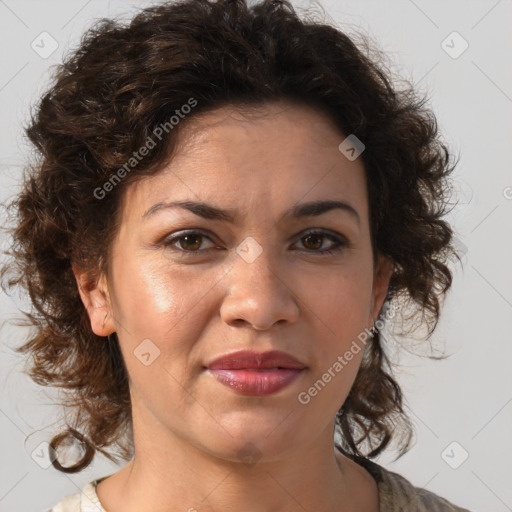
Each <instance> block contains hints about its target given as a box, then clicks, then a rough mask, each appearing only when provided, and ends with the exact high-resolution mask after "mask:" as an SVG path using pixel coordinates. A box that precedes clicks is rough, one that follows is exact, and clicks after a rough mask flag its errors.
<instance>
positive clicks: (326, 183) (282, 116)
mask: <svg viewBox="0 0 512 512" xmlns="http://www.w3.org/2000/svg"><path fill="white" fill-rule="evenodd" d="M344 139H345V134H343V133H342V132H341V131H340V130H339V129H338V127H337V126H336V125H335V124H334V122H333V121H332V119H331V118H330V117H329V116H328V115H327V113H325V112H323V111H321V110H319V109H316V108H314V107H311V106H308V105H304V104H299V103H296V102H293V101H288V100H287V101H279V102H274V103H270V104H264V105H255V106H249V107H248V106H243V107H240V106H234V105H227V106H224V107H221V108H218V109H216V110H214V111H211V112H208V113H205V114H201V115H199V116H198V117H197V118H194V119H193V120H191V121H190V122H189V123H187V124H186V125H184V129H183V131H182V132H180V140H179V141H178V146H177V150H176V152H175V154H174V156H173V158H172V160H171V162H170V163H169V164H168V165H167V166H166V167H164V168H162V170H161V171H159V172H157V173H156V174H155V175H153V176H151V177H149V178H147V179H144V180H142V181H140V182H135V183H134V184H132V185H131V186H130V187H129V188H128V190H127V191H126V195H127V197H126V204H129V205H130V208H128V212H127V213H129V214H130V215H134V216H135V215H137V216H139V217H140V216H141V215H143V213H144V211H145V209H147V208H148V207H150V206H151V205H152V204H154V203H156V202H158V201H169V200H171V199H172V200H186V199H190V200H201V201H206V202H209V203H217V204H219V203H223V206H225V207H229V208H233V209H240V208H243V207H244V206H249V205H251V206H252V208H253V210H252V211H253V212H254V211H255V209H254V208H256V206H257V205H258V204H260V205H261V207H262V208H267V209H268V210H270V211H272V212H273V215H274V216H279V215H280V212H281V210H283V211H284V210H285V209H288V208H289V207H290V206H291V205H292V204H293V203H296V202H298V201H300V200H301V198H302V199H303V200H304V201H306V200H308V201H309V200H315V199H334V197H332V196H334V195H336V196H337V197H336V199H340V198H341V199H343V198H346V199H348V198H350V197H351V198H352V199H353V201H356V202H359V203H361V202H364V201H365V199H366V181H365V171H364V166H363V164H362V161H361V159H360V158H358V159H356V160H355V161H350V160H348V159H347V158H346V157H345V156H343V154H342V153H341V152H340V151H339V149H338V146H339V144H340V143H341V142H342V141H343V140H344ZM326 196H331V197H326ZM340 196H341V197H340ZM143 210H144V211H143Z"/></svg>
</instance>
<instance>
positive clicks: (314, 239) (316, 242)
mask: <svg viewBox="0 0 512 512" xmlns="http://www.w3.org/2000/svg"><path fill="white" fill-rule="evenodd" d="M323 238H324V235H318V234H312V235H306V236H305V237H303V240H304V241H305V243H304V245H305V246H306V248H307V249H312V250H315V249H319V248H320V247H322V239H323Z"/></svg>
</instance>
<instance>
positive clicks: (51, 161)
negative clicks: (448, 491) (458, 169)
mask: <svg viewBox="0 0 512 512" xmlns="http://www.w3.org/2000/svg"><path fill="white" fill-rule="evenodd" d="M27 134H28V136H29V138H30V140H31V141H32V142H33V143H34V145H35V146H36V148H37V150H38V151H39V153H40V155H41V158H40V159H39V160H38V161H37V163H35V164H34V165H33V167H32V171H31V173H29V175H28V176H27V179H26V183H25V185H24V189H23V190H22V192H21V193H20V196H19V198H18V199H17V201H16V202H15V206H16V208H17V212H18V220H17V226H16V228H15V229H14V232H13V236H14V240H15V245H14V249H13V251H12V253H13V256H14V257H15V258H16V259H15V260H13V263H12V264H11V266H10V267H9V268H7V267H6V268H5V269H4V272H5V273H6V274H10V279H9V285H10V286H14V285H16V284H18V285H22V286H24V287H25V288H26V290H27V292H28V293H29V294H30V297H31V299H32V301H33V304H34V311H33V312H32V314H31V315H30V317H29V318H30V320H31V322H32V323H33V325H34V326H35V327H36V331H35V334H34V335H33V337H31V339H30V340H28V341H27V343H26V344H25V345H23V346H22V347H20V348H19V351H20V352H23V353H27V354H30V355H31V356H32V357H33V361H34V362H33V366H32V368H31V372H30V375H31V377H32V378H33V379H34V380H35V381H36V382H37V383H39V384H41V385H53V386H58V387H61V388H62V389H65V390H66V391H67V395H66V399H65V401H64V402H63V404H62V405H64V406H65V407H66V408H67V409H68V410H73V411H76V415H75V418H74V422H71V423H72V424H69V425H68V428H67V430H66V431H64V432H61V433H58V434H57V435H56V436H55V437H54V438H53V439H52V442H51V444H50V445H51V456H52V464H53V466H54V467H55V468H56V469H58V470H59V471H62V472H67V473H74V472H79V471H81V470H83V469H84V468H86V467H87V466H88V465H89V464H90V462H91V461H92V459H93V457H94V454H95V453H96V451H98V452H100V453H103V454H104V455H106V456H107V457H109V458H110V459H111V460H113V461H115V462H117V461H118V460H119V458H120V459H121V460H122V461H124V462H127V464H126V465H125V466H124V467H123V468H122V469H121V470H120V471H119V472H117V473H115V474H113V475H108V476H104V477H102V478H99V479H97V480H95V481H93V482H90V483H89V484H88V485H87V486H86V487H85V488H84V489H83V492H82V493H81V494H75V495H71V496H68V497H66V498H64V499H63V500H61V502H59V504H57V505H56V506H55V507H54V508H53V509H52V511H54V512H63V511H65V512H72V511H73V512H75V511H84V510H92V509H94V510H100V511H101V510H104V511H109V512H119V511H123V512H131V511H135V510H137V511H141V510H148V511H149V510H151V511H153V512H154V511H169V510H188V511H194V510H198V511H214V510H220V509H223V510H249V511H273V510H279V511H286V512H288V511H289V512H295V511H299V510H300V511H302V510H315V511H327V510H329V511H331V510H337V511H340V512H344V511H354V510H357V511H358V512H376V511H389V510H410V511H412V510H414V511H418V510H429V511H436V510H438V511H463V510H465V509H462V508H460V507H457V506H455V505H453V504H451V503H449V502H448V501H447V500H445V499H443V498H441V497H439V496H436V495H435V494H433V493H431V492H428V491H425V490H422V489H419V488H416V487H414V486H413V485H412V484H411V483H410V482H408V481H407V480H406V479H405V478H403V477H401V476H400V475H398V474H395V473H392V472H390V471H387V470H385V469H384V468H383V467H381V466H379V465H378V464H376V463H374V462H372V461H371V460H370V459H371V458H373V457H375V456H376V455H378V454H379V453H381V452H382V451H383V450H384V449H385V448H386V446H388V445H389V443H390V441H391V440H392V439H393V438H395V437H397V439H398V441H400V442H399V443H398V444H399V450H400V454H403V453H405V451H406V450H407V448H408V446H409V441H410V439H411V434H412V431H411V425H410V423H409V420H408V419H407V417H406V415H405V413H404V411H403V408H402V395H401V391H400V388H399V386H398V385H397V384H396V382H395V380H394V379H393V377H392V375H391V372H390V368H389V365H388V361H387V359H386V357H385V354H384V352H383V348H382V340H381V337H380V333H379V330H380V329H382V328H383V327H384V326H385V325H386V324H387V323H388V322H391V321H393V319H395V317H396V316H397V314H399V315H400V316H402V318H410V316H409V315H410V313H411V311H412V312H413V313H415V314H416V315H420V317H421V318H422V319H423V321H424V323H425V324H426V325H427V326H428V328H429V331H430V332H432V331H433V329H434V328H435V324H436V322H437V319H438V317H439V314H440V302H441V300H442V298H443V296H444V294H445V293H446V292H447V290H448V289H449V287H450V285H451V280H452V276H451V272H450V270H449V268H448V267H447V265H446V264H445V262H446V259H447V258H448V257H449V256H450V254H451V252H452V250H453V248H452V245H451V240H452V230H451V228H450V226H449V225H448V223H447V222H446V221H445V220H443V216H444V215H445V213H446V206H447V197H448V190H449V183H448V177H449V174H450V172H451V171H452V170H453V165H451V164H450V155H449V153H448V151H447V149H446V147H445V146H444V145H443V144H442V142H441V141H440V140H439V137H438V132H437V126H436V121H435V117H434V116H433V115H432V113H431V112H430V111H429V110H427V109H426V108H424V100H422V99H420V98H418V97H417V96H416V94H415V93H414V91H413V90H412V89H407V90H403V91H399V90H396V89H395V88H394V87H393V86H392V85H391V81H390V77H389V72H386V70H385V69H384V67H383V66H379V65H377V64H376V63H375V62H373V61H372V60H370V59H369V58H368V57H367V56H365V55H364V54H363V53H362V51H361V50H359V49H358V48H357V47H356V46H355V45H354V43H353V42H352V41H351V40H350V39H349V38H348V37H347V36H346V35H345V34H343V33H341V32H340V31H338V30H336V29H335V28H333V27H330V26H328V25H324V24H321V23H313V22H305V21H302V20H300V19H299V18H298V17H297V15H296V14H295V12H294V10H293V8H292V6H291V4H289V3H287V2H285V1H269V0H267V1H265V2H263V3H261V4H258V5H255V6H252V7H249V6H247V5H246V3H245V2H244V1H243V0H231V1H230V0H219V1H217V2H216V3H210V2H207V1H204V0H185V1H181V2H173V3H166V4H161V5H159V6H155V7H151V8H147V9H144V10H143V11H141V13H139V14H138V15H137V16H136V17H135V18H134V19H133V20H132V21H131V23H130V24H129V25H128V26H122V25H121V24H119V23H115V22H114V21H112V20H100V22H98V23H97V25H96V26H95V27H93V28H91V30H89V31H88V32H87V33H86V35H85V36H84V38H83V39H82V42H81V45H80V47H79V48H78V49H77V50H76V51H75V52H74V53H73V54H71V55H70V56H68V57H67V59H66V61H65V62H64V64H63V65H61V66H60V67H59V68H58V71H57V73H56V76H55V83H54V84H53V85H52V87H51V89H50V90H49V91H48V92H47V93H46V94H45V95H44V96H43V98H42V99H41V102H40V104H39V105H38V109H37V112H36V114H35V116H34V117H33V118H32V120H31V124H30V126H29V127H27ZM413 316H414V315H413ZM395 320H396V319H395ZM335 430H336V432H337V433H338V434H339V436H340V437H339V439H340V440H339V442H338V443H336V444H333V438H334V434H335ZM70 442H75V443H78V444H79V446H81V447H82V449H83V450H84V453H83V456H82V457H81V458H80V460H78V461H77V462H76V463H75V464H71V465H69V464H67V465H63V464H62V463H61V462H62V458H61V455H62V454H61V450H59V447H61V449H62V447H65V445H66V444H69V443H70ZM115 448H117V449H118V450H119V453H117V454H115Z"/></svg>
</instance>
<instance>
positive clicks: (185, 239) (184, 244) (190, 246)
mask: <svg viewBox="0 0 512 512" xmlns="http://www.w3.org/2000/svg"><path fill="white" fill-rule="evenodd" d="M202 238H203V237H202V235H185V236H182V237H180V238H178V242H179V244H180V246H181V248H182V249H185V250H186V251H195V250H197V249H199V247H201V241H202Z"/></svg>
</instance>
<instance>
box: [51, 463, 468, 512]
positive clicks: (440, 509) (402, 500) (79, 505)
mask: <svg viewBox="0 0 512 512" xmlns="http://www.w3.org/2000/svg"><path fill="white" fill-rule="evenodd" d="M354 460H355V461H356V462H357V463H358V464H360V465H361V466H363V467H364V468H365V469H366V470H367V471H368V473H370V474H371V475H372V476H373V478H374V479H375V481H376V482H377V486H378V489H379V512H395V511H396V512H470V511H469V510H468V509H466V508H461V507H457V506H455V505H453V504H452V503H450V502H449V501H447V500H445V499H444V498H441V497H440V496H437V494H434V493H433V492H430V491H427V490H425V489H422V488H419V487H414V486H413V485H412V484H411V483H410V482H409V481H408V480H406V479H405V478H404V477H402V476H400V475H399V474H398V473H394V472H392V471H388V470H387V469H385V468H383V467H382V466H380V465H378V464H377V463H375V462H373V461H371V460H369V459H364V458H361V457H356V458H355V459H354ZM109 476H110V475H107V476H104V477H103V478H98V479H97V480H93V481H92V482H89V483H88V484H87V485H85V487H84V488H83V490H82V492H81V493H77V494H71V495H69V496H66V497H65V498H64V499H62V500H61V501H60V502H59V503H58V504H57V505H55V506H54V507H53V508H52V509H51V510H49V511H48V512H107V511H106V510H105V509H104V508H103V506H102V505H101V503H100V500H99V499H98V495H97V494H96V486H97V485H98V484H99V483H100V482H101V481H102V480H105V479H106V478H108V477H109Z"/></svg>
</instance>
